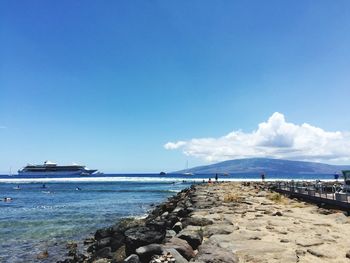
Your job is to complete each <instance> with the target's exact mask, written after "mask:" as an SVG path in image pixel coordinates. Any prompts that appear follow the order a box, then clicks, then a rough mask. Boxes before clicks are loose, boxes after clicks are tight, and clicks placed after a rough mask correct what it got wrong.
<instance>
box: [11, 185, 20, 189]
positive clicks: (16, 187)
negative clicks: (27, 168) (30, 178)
mask: <svg viewBox="0 0 350 263" xmlns="http://www.w3.org/2000/svg"><path fill="white" fill-rule="evenodd" d="M13 190H21V187H19V185H17V186H15V187H13Z"/></svg>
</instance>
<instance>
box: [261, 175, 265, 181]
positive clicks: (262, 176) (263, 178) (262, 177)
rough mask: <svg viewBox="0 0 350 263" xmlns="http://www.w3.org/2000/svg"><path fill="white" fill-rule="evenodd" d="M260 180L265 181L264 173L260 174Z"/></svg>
mask: <svg viewBox="0 0 350 263" xmlns="http://www.w3.org/2000/svg"><path fill="white" fill-rule="evenodd" d="M261 181H263V182H265V174H264V173H262V174H261Z"/></svg>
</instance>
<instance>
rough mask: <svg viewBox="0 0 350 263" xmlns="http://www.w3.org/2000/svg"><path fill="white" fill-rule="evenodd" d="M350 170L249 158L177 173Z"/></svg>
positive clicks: (298, 172) (272, 172)
mask: <svg viewBox="0 0 350 263" xmlns="http://www.w3.org/2000/svg"><path fill="white" fill-rule="evenodd" d="M341 170H350V165H330V164H325V163H316V162H302V161H290V160H281V159H269V158H248V159H236V160H229V161H224V162H219V163H215V164H211V165H206V166H198V167H193V168H190V169H186V170H182V171H177V172H176V173H185V172H189V173H196V174H214V173H230V174H234V173H240V174H242V173H266V174H277V173H278V174H281V173H285V174H333V173H335V172H340V171H341Z"/></svg>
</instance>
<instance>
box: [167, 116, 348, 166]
mask: <svg viewBox="0 0 350 263" xmlns="http://www.w3.org/2000/svg"><path fill="white" fill-rule="evenodd" d="M164 147H165V149H168V150H175V149H181V150H182V151H183V153H184V154H186V155H189V156H194V157H198V158H201V159H204V160H206V161H209V162H214V161H223V160H229V159H238V158H250V157H271V158H283V159H295V160H309V161H326V162H333V163H343V162H349V161H350V133H349V132H340V131H336V132H328V131H325V130H323V129H321V128H318V127H315V126H312V125H310V124H307V123H304V124H301V125H297V124H294V123H289V122H286V120H285V118H284V115H283V114H281V113H279V112H275V113H274V114H272V116H271V117H270V118H269V119H268V120H267V122H262V123H260V124H259V126H258V129H257V130H255V131H252V132H248V133H245V132H243V131H233V132H231V133H229V134H227V135H225V136H222V137H219V138H199V139H192V140H189V141H178V142H168V143H166V144H165V145H164Z"/></svg>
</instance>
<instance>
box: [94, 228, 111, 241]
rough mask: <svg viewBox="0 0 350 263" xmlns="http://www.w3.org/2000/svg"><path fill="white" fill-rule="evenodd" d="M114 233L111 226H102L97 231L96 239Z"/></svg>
mask: <svg viewBox="0 0 350 263" xmlns="http://www.w3.org/2000/svg"><path fill="white" fill-rule="evenodd" d="M111 234H112V231H111V228H101V229H99V230H97V231H96V233H95V239H96V240H99V239H102V238H105V237H109V236H110V235H111Z"/></svg>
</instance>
